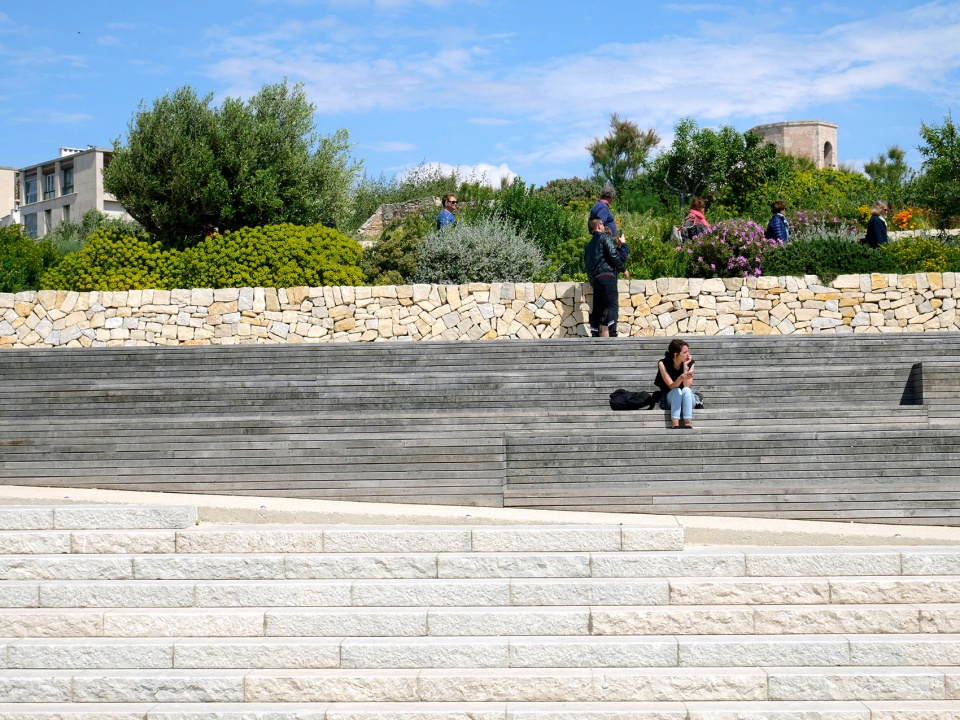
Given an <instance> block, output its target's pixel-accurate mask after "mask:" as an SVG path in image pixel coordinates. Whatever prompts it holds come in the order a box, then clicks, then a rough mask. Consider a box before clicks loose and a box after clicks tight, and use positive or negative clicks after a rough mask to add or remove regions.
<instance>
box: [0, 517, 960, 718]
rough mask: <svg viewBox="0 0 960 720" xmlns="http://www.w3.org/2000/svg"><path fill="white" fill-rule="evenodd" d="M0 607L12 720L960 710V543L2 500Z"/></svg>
mask: <svg viewBox="0 0 960 720" xmlns="http://www.w3.org/2000/svg"><path fill="white" fill-rule="evenodd" d="M638 520H639V519H638ZM0 606H2V607H0V718H2V720H54V719H56V720H74V719H76V720H80V719H81V718H82V719H83V720H93V719H96V720H133V719H134V718H137V719H140V720H161V719H162V720H174V719H177V720H209V719H211V718H216V719H218V720H220V719H230V720H241V719H242V720H279V719H280V718H316V719H317V720H361V719H362V720H408V719H409V720H422V719H430V720H514V719H516V720H567V719H568V718H569V720H581V719H582V718H588V719H589V720H664V719H670V720H854V719H856V720H919V719H921V718H922V719H923V720H956V718H958V717H960V547H947V546H940V547H859V548H840V547H786V548H785V547H732V546H731V547H689V546H688V547H684V543H683V537H682V530H681V528H680V527H679V526H678V525H677V524H676V523H675V521H673V520H672V519H670V518H664V520H663V522H662V523H661V524H653V525H644V524H637V525H603V524H597V525H580V526H566V525H482V524H477V525H448V526H418V525H393V526H352V525H324V526H321V525H257V526H231V525H208V524H206V523H199V524H198V521H197V512H196V509H195V508H193V507H138V506H132V507H127V506H83V505H61V506H0Z"/></svg>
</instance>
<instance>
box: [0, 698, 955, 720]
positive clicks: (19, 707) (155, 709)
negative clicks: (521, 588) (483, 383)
mask: <svg viewBox="0 0 960 720" xmlns="http://www.w3.org/2000/svg"><path fill="white" fill-rule="evenodd" d="M957 710H958V702H957V701H953V700H919V701H884V700H868V701H835V702H822V701H805V702H803V701H801V702H795V701H790V702H746V701H725V702H687V703H682V702H662V703H659V702H657V703H649V702H640V703H615V702H610V703H579V702H577V703H573V702H570V703H562V702H561V703H497V702H490V703H480V702H474V703H467V702H461V703H348V702H342V703H303V702H297V703H217V705H216V709H215V710H213V709H211V706H210V705H209V704H205V703H195V704H190V703H84V704H69V703H52V704H50V705H37V704H28V703H23V704H0V717H2V718H4V720H55V719H59V718H62V719H63V720H210V719H211V718H216V719H217V720H281V719H283V720H286V719H288V718H297V719H298V720H388V719H390V720H955V719H956V717H957V715H956V713H957Z"/></svg>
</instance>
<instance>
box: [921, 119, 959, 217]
mask: <svg viewBox="0 0 960 720" xmlns="http://www.w3.org/2000/svg"><path fill="white" fill-rule="evenodd" d="M920 136H921V137H922V138H923V145H921V146H920V147H919V148H918V149H919V150H920V154H921V155H923V158H924V160H923V167H922V175H921V176H920V177H919V178H918V179H917V183H916V190H915V193H916V198H917V200H918V201H919V203H920V204H921V205H923V206H925V207H928V208H930V209H931V210H934V211H935V212H936V213H937V217H938V223H939V225H940V227H948V226H949V225H951V224H952V223H954V222H956V218H957V216H960V138H958V134H957V126H956V125H955V124H954V122H953V116H952V115H951V114H950V113H947V115H946V117H945V118H944V119H943V124H942V125H927V124H926V123H920Z"/></svg>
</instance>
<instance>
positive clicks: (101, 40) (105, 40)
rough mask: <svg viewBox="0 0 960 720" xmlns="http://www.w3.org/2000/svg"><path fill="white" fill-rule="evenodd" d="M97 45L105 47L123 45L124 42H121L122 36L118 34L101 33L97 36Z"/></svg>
mask: <svg viewBox="0 0 960 720" xmlns="http://www.w3.org/2000/svg"><path fill="white" fill-rule="evenodd" d="M97 45H101V46H103V47H122V46H123V43H121V42H120V38H118V37H117V36H116V35H101V36H100V37H98V38H97Z"/></svg>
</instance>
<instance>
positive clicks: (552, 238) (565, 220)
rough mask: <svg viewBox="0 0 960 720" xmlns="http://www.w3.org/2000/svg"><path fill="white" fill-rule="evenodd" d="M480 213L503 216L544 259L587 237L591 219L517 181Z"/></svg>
mask: <svg viewBox="0 0 960 720" xmlns="http://www.w3.org/2000/svg"><path fill="white" fill-rule="evenodd" d="M480 213H481V214H482V215H485V216H486V217H493V216H502V217H503V218H505V219H506V220H507V221H508V222H509V223H510V225H511V226H512V227H513V228H514V231H515V232H516V233H517V234H523V235H525V236H526V237H529V238H530V240H532V241H533V242H534V243H536V245H537V247H539V248H540V250H541V251H542V252H543V254H544V255H551V254H552V253H553V252H554V251H555V250H556V249H557V247H558V246H560V245H562V244H564V243H566V242H567V241H568V240H572V239H574V238H581V237H583V234H584V232H585V231H586V225H587V218H586V217H585V215H584V214H580V213H575V212H570V211H568V210H565V209H564V208H562V207H560V206H559V205H558V204H557V201H556V200H554V199H553V198H552V197H551V196H549V195H544V194H541V193H538V192H535V191H534V189H533V188H532V187H530V188H528V187H527V186H526V185H525V184H524V183H523V181H521V180H517V181H515V182H514V183H513V185H511V186H510V187H508V188H506V189H504V190H502V191H501V192H500V194H499V196H498V197H497V198H496V200H495V201H494V202H493V204H492V205H490V206H484V208H482V209H480Z"/></svg>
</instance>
